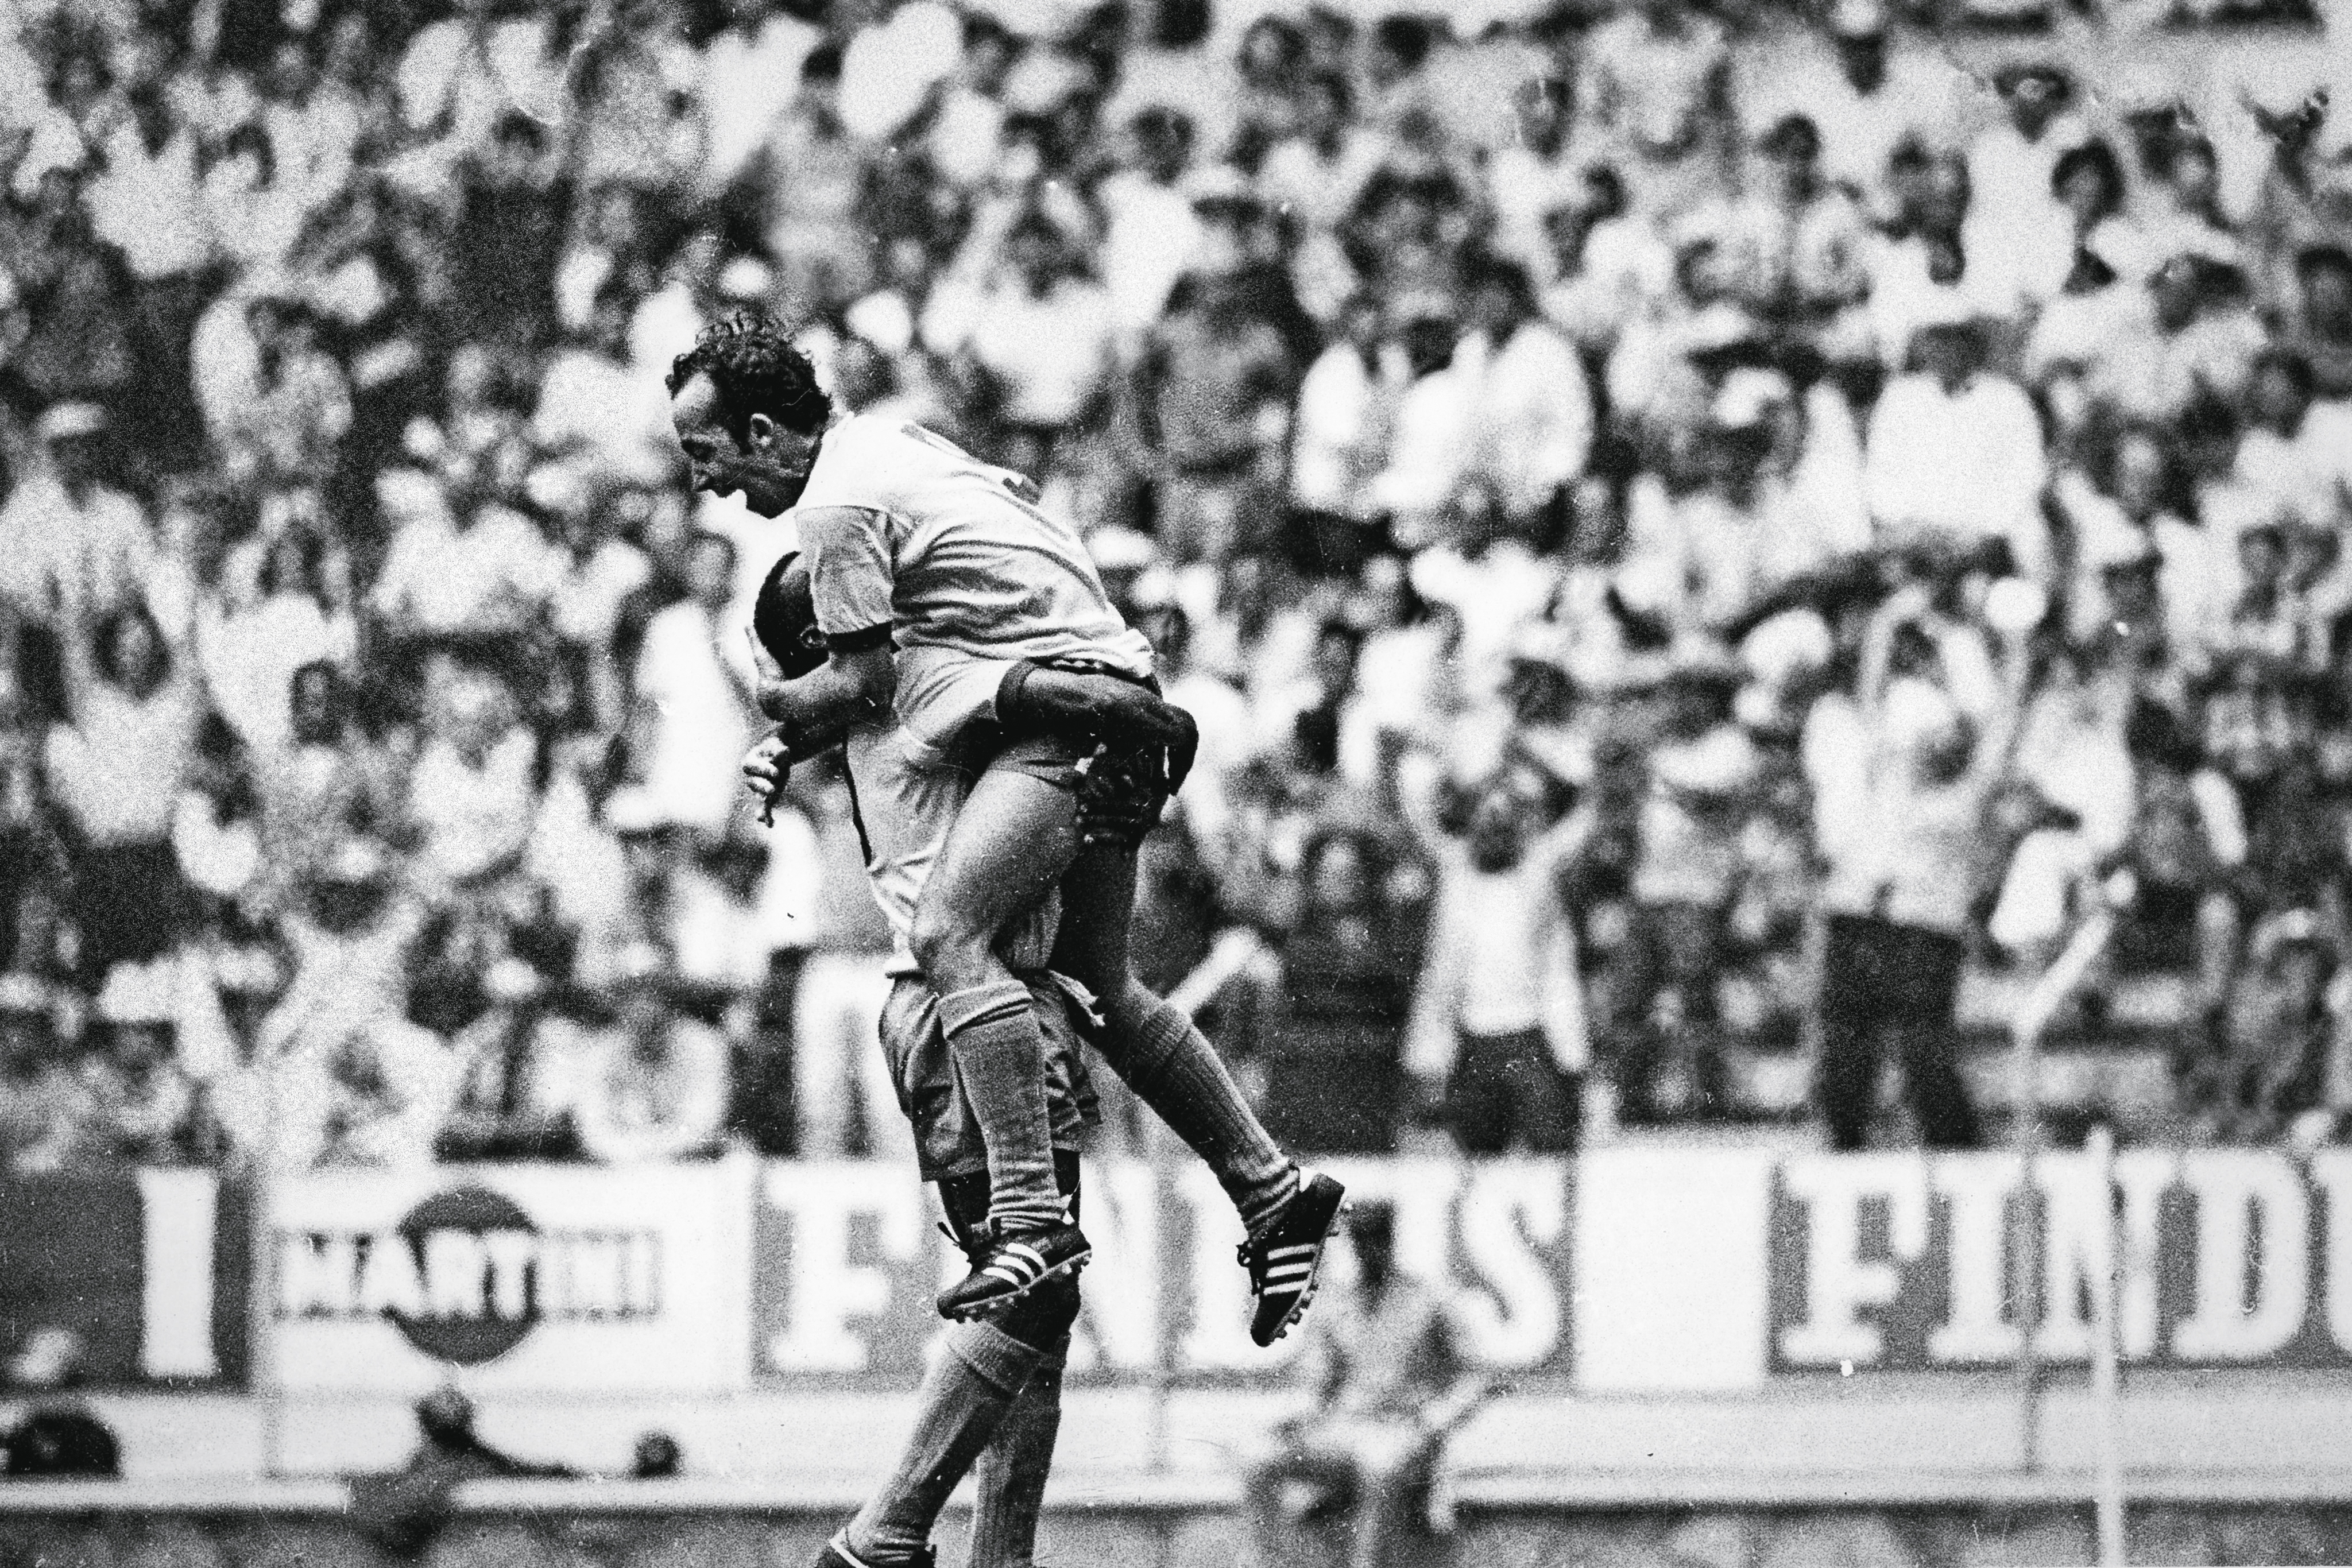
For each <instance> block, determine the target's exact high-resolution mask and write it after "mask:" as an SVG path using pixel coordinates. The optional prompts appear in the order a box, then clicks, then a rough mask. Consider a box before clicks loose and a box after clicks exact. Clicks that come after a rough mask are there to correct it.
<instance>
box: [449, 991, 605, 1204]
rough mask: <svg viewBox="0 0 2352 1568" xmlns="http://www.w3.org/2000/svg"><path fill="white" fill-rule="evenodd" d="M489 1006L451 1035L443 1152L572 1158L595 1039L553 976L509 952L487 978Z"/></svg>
mask: <svg viewBox="0 0 2352 1568" xmlns="http://www.w3.org/2000/svg"><path fill="white" fill-rule="evenodd" d="M482 990H483V995H484V997H485V998H486V999H487V1000H488V1003H489V1007H488V1010H487V1011H485V1012H484V1013H483V1014H482V1016H481V1017H480V1018H478V1019H475V1020H474V1021H473V1022H472V1023H470V1024H467V1026H466V1027H465V1028H464V1029H463V1030H460V1031H458V1034H457V1038H456V1039H455V1040H452V1041H451V1049H452V1051H454V1052H455V1054H456V1056H457V1074H458V1076H457V1096H456V1100H455V1103H454V1104H453V1105H452V1107H451V1109H450V1112H449V1116H448V1119H447V1120H446V1122H445V1123H444V1124H442V1127H441V1132H440V1135H439V1138H438V1139H437V1141H436V1153H437V1155H438V1156H439V1157H440V1158H442V1159H444V1160H483V1159H487V1160H547V1159H566V1158H570V1157H572V1156H573V1155H576V1154H577V1153H578V1151H579V1146H580V1145H579V1134H578V1132H577V1130H576V1129H575V1128H574V1126H573V1125H572V1107H573V1106H574V1104H576V1103H577V1102H578V1100H579V1094H580V1077H581V1071H582V1069H583V1065H584V1063H585V1059H586V1057H587V1054H588V1051H589V1048H590V1043H591V1042H590V1040H589V1038H588V1036H587V1034H586V1032H585V1031H584V1030H582V1029H581V1028H580V1027H579V1026H578V1025H577V1024H575V1023H573V1022H572V1020H571V1019H568V1018H566V1017H564V1016H563V1015H562V1013H561V1012H558V1011H556V1010H555V1009H554V1008H553V1006H552V1005H551V1004H552V998H551V997H550V995H549V987H548V983H547V979H546V977H544V976H542V975H541V973H540V972H539V971H538V969H536V968H535V967H532V965H531V964H530V961H529V960H528V959H525V958H521V957H518V956H513V955H511V954H509V956H506V957H504V958H501V959H499V961H498V962H497V963H495V964H493V965H491V966H490V967H489V969H488V972H487V973H486V974H485V975H484V976H483V978H482Z"/></svg>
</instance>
